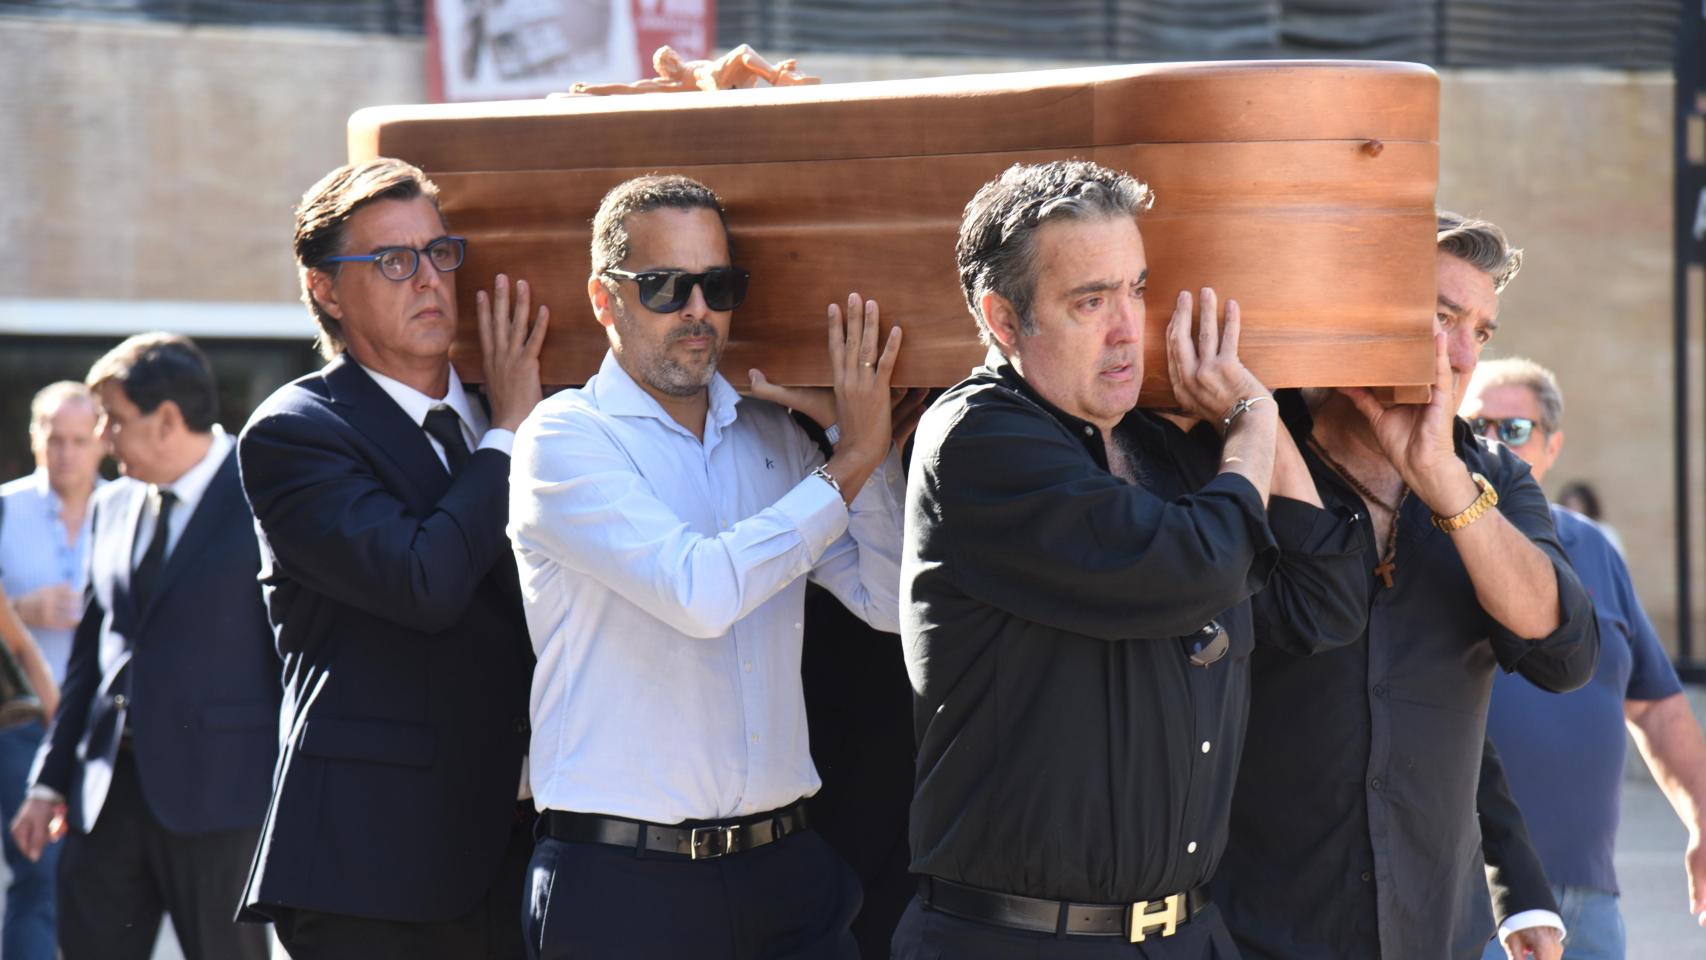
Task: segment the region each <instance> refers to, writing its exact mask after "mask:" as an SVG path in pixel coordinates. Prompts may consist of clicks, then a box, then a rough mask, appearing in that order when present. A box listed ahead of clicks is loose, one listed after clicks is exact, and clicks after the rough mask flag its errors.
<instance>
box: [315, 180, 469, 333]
mask: <svg viewBox="0 0 1706 960" xmlns="http://www.w3.org/2000/svg"><path fill="white" fill-rule="evenodd" d="M416 197H426V198H427V199H428V200H430V201H432V207H433V209H434V210H439V206H438V186H437V185H436V184H434V183H433V182H432V181H431V180H428V179H427V175H426V174H425V173H422V172H421V168H419V167H417V166H415V165H414V164H411V163H405V162H403V161H402V160H393V159H391V158H390V157H379V158H376V159H373V160H368V161H365V162H362V163H346V164H344V165H343V166H341V167H339V168H337V169H336V170H333V171H332V172H331V173H328V174H326V175H325V176H324V177H321V178H320V182H319V183H316V184H314V185H313V186H312V187H309V188H308V192H307V193H305V194H303V195H302V202H301V203H300V204H298V205H297V207H296V273H297V279H298V280H299V281H300V282H301V284H302V302H303V303H305V304H307V305H308V311H309V312H310V313H312V314H313V315H314V322H315V323H317V324H319V326H320V335H319V336H318V337H316V338H315V340H314V345H315V346H316V347H317V348H319V350H320V356H322V357H324V358H325V359H327V360H330V359H332V358H333V357H336V356H337V355H338V354H340V353H342V352H343V351H344V328H343V326H342V325H341V324H339V323H338V320H337V318H336V317H334V316H332V315H331V314H329V313H327V312H326V309H325V308H324V307H322V306H320V303H319V301H317V300H315V299H314V294H313V293H312V292H311V291H310V290H309V288H308V271H310V270H325V271H326V272H328V273H335V272H336V270H335V269H330V268H335V267H337V266H338V265H337V264H328V263H326V258H327V257H335V256H337V255H338V254H339V253H340V252H341V251H342V250H343V246H344V228H345V226H347V225H348V224H349V221H350V218H351V217H353V216H355V213H356V211H357V210H360V209H361V208H362V207H365V206H367V205H368V204H370V203H372V202H374V201H375V200H413V199H415V198H416ZM443 220H444V212H443V211H442V210H439V221H440V222H441V223H442V222H443Z"/></svg>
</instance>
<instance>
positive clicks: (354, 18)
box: [0, 0, 425, 36]
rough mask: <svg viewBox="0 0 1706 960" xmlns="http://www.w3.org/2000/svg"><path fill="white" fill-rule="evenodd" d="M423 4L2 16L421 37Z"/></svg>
mask: <svg viewBox="0 0 1706 960" xmlns="http://www.w3.org/2000/svg"><path fill="white" fill-rule="evenodd" d="M424 10H425V5H424V0H0V15H5V14H27V15H29V16H50V17H79V18H96V19H112V20H153V21H163V22H167V23H186V24H215V25H229V26H268V27H306V28H309V29H314V30H347V31H353V32H356V33H389V34H395V35H398V36H419V35H420V34H421V32H422V27H423V24H424V23H425V12H424Z"/></svg>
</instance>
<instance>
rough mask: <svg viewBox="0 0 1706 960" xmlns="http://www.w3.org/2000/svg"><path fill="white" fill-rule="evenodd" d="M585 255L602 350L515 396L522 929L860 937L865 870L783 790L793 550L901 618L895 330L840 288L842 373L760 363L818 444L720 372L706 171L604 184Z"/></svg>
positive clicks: (805, 777)
mask: <svg viewBox="0 0 1706 960" xmlns="http://www.w3.org/2000/svg"><path fill="white" fill-rule="evenodd" d="M592 264H593V275H592V276H591V278H590V279H589V280H588V285H587V289H588V293H589V295H590V297H591V300H592V303H593V308H594V311H595V313H596V315H597V318H598V321H599V322H600V323H601V324H602V325H604V327H605V330H606V333H607V335H608V337H609V341H610V351H609V352H608V353H607V354H606V355H605V358H604V362H603V365H602V366H601V367H600V369H599V372H598V374H597V375H596V376H595V377H594V378H593V379H592V380H591V381H589V382H588V383H587V384H586V386H585V387H583V388H581V389H578V390H570V391H565V392H563V393H559V394H557V395H556V396H553V397H551V398H549V399H547V400H545V401H544V402H542V403H541V404H540V405H539V407H538V408H536V409H535V411H534V412H533V414H532V415H531V416H529V417H528V418H527V420H526V422H524V423H523V424H522V426H521V429H520V430H519V431H517V433H516V441H515V455H514V461H513V465H512V468H511V472H510V525H509V533H510V536H511V538H512V539H513V540H514V542H515V552H516V558H517V562H518V565H519V568H520V573H521V586H522V595H523V598H524V601H525V603H526V611H527V621H528V628H529V632H530V633H531V635H532V640H533V648H534V651H535V652H536V653H537V655H538V666H537V667H536V668H535V671H534V676H533V688H532V697H531V713H532V727H533V737H532V746H531V752H530V757H531V761H532V784H533V792H534V796H535V798H536V800H537V803H538V806H539V809H540V810H541V811H542V815H543V816H542V823H541V834H542V839H541V840H540V842H539V845H538V847H537V848H536V850H535V852H534V856H533V863H532V869H531V871H530V881H529V882H530V890H529V894H528V898H527V899H528V904H529V907H528V912H527V919H526V924H525V931H526V939H527V943H528V949H529V952H530V955H531V956H533V957H535V958H542V957H543V958H553V957H566V956H571V955H572V956H575V957H592V958H625V957H636V956H646V957H663V956H682V957H686V956H692V957H695V958H700V960H716V958H727V960H733V958H736V957H739V958H753V960H758V958H791V957H806V956H810V957H823V958H853V957H856V956H857V948H856V947H855V945H854V942H853V939H852V936H851V934H850V933H849V931H848V925H849V923H850V922H851V920H852V918H853V915H854V913H855V911H856V910H857V909H858V906H859V902H860V894H859V889H858V884H857V881H856V880H855V878H854V877H853V875H852V872H851V870H850V869H849V868H848V867H847V866H846V864H845V863H843V862H842V861H841V860H840V859H839V858H838V857H836V855H835V854H834V853H833V852H832V851H830V849H829V848H828V846H827V845H826V844H825V843H824V842H823V840H822V839H821V838H820V837H818V835H817V834H816V833H814V832H813V831H811V830H809V829H807V828H806V824H805V820H804V816H805V815H804V810H803V805H802V804H801V800H803V799H804V798H806V797H809V796H811V795H812V794H813V793H815V792H816V791H817V789H818V787H819V786H820V781H819V779H818V774H817V771H816V769H815V768H814V767H813V765H812V760H811V754H810V750H809V742H808V738H807V733H806V718H805V703H804V698H803V695H802V692H801V682H800V651H801V632H802V629H803V626H802V625H803V623H804V619H805V618H804V597H805V586H806V580H807V578H808V577H809V578H810V579H811V580H813V581H816V582H817V583H819V584H821V585H823V586H824V587H826V588H827V589H828V590H829V591H830V592H831V593H833V594H835V595H836V596H837V597H838V598H839V599H840V600H841V602H842V603H843V604H845V605H846V606H847V607H848V609H850V610H852V611H853V612H854V613H856V614H858V615H859V616H860V617H861V618H862V619H864V620H865V621H866V622H867V623H869V624H871V625H872V626H874V627H877V628H878V629H882V630H891V631H892V630H895V629H897V627H898V625H899V624H898V610H897V607H898V598H897V593H898V588H899V581H900V568H899V554H900V539H901V513H900V512H901V502H902V490H901V486H902V483H903V474H902V472H901V470H900V464H899V457H898V456H897V454H896V453H895V446H896V444H895V442H894V441H895V439H896V434H897V433H899V434H902V435H904V433H905V432H906V431H907V430H909V429H910V425H911V421H912V419H913V418H912V417H911V416H910V415H908V414H907V413H903V412H897V413H893V414H891V407H890V403H891V398H890V391H889V379H890V372H891V371H892V369H893V366H894V360H895V357H896V355H897V352H898V347H899V342H900V335H899V331H898V329H897V330H895V331H894V332H892V333H891V334H890V335H889V336H888V338H887V342H886V346H884V347H883V349H882V350H881V351H880V352H879V342H878V340H879V337H878V326H879V321H878V312H877V307H876V304H875V303H870V304H866V303H863V302H862V301H860V300H859V299H858V298H857V296H854V297H851V298H849V302H848V310H847V317H846V321H845V323H843V320H842V314H841V312H840V310H839V308H837V307H834V306H831V307H830V308H829V312H830V318H829V328H830V330H829V333H830V358H831V370H832V377H833V379H834V383H835V387H834V393H833V397H830V396H829V395H828V394H827V393H821V392H820V393H816V394H812V393H808V392H804V391H799V392H785V391H784V392H776V391H773V390H772V389H771V388H762V389H765V390H766V392H772V393H773V395H778V396H787V397H789V398H790V402H792V403H794V405H795V406H796V408H797V409H800V410H802V412H810V413H811V414H812V415H814V416H815V417H816V418H817V419H818V421H819V423H820V424H821V425H823V426H826V427H831V426H833V427H837V428H838V429H837V430H832V431H831V433H832V435H838V438H839V439H838V441H832V442H834V443H835V448H834V453H833V454H832V455H831V456H830V457H829V458H828V460H827V461H826V460H825V459H824V457H823V455H822V454H821V453H820V452H819V450H818V448H817V446H816V445H815V444H814V443H813V442H812V440H811V439H809V438H808V437H807V435H806V433H805V432H804V431H803V430H801V429H800V427H799V426H798V425H796V424H795V423H794V422H793V420H792V419H791V418H790V417H789V415H788V413H787V411H786V410H784V409H783V408H782V407H781V406H778V405H776V404H774V403H770V402H766V401H764V400H759V399H755V398H745V399H743V398H742V397H740V396H739V395H738V394H737V393H736V392H735V390H734V388H733V387H731V386H730V385H729V383H728V381H727V380H725V379H723V377H722V376H721V375H720V374H718V373H717V362H718V359H719V357H720V354H721V351H722V348H723V346H724V344H725V343H726V342H727V339H728V336H729V325H730V318H731V315H732V313H733V311H734V309H735V308H736V307H737V306H739V305H740V302H741V300H742V298H743V297H744V295H745V292H746V283H747V275H746V273H745V271H742V270H740V269H739V268H738V267H736V266H735V265H734V262H733V258H732V255H731V252H730V245H729V240H728V233H727V227H726V225H725V223H724V220H723V211H722V207H721V203H720V202H719V201H718V199H717V197H716V196H715V195H714V194H713V193H711V191H710V190H709V189H707V188H706V187H705V186H703V185H702V184H699V183H697V182H695V181H692V180H688V179H686V178H684V177H658V176H653V177H642V178H639V179H638V180H633V181H629V182H628V183H626V184H623V185H621V186H619V187H617V188H616V189H615V190H613V191H611V193H610V194H609V195H607V196H606V197H605V198H604V202H603V204H602V205H601V206H600V208H599V212H598V216H597V217H596V218H595V219H594V221H593V251H592ZM754 381H755V383H759V384H762V383H764V381H763V378H762V377H761V376H755V377H754ZM909 405H910V404H909ZM897 423H898V424H899V426H898V429H897V427H896V424H897Z"/></svg>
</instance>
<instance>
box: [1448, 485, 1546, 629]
mask: <svg viewBox="0 0 1706 960" xmlns="http://www.w3.org/2000/svg"><path fill="white" fill-rule="evenodd" d="M1416 494H1417V495H1418V496H1420V497H1421V498H1422V501H1423V502H1424V503H1426V504H1427V505H1428V509H1430V510H1432V511H1433V512H1434V513H1435V514H1437V515H1438V516H1441V517H1452V516H1455V515H1457V514H1458V513H1461V512H1462V511H1464V510H1466V509H1468V508H1469V506H1470V505H1471V504H1473V503H1474V502H1475V500H1476V498H1477V497H1479V496H1480V494H1481V489H1480V487H1479V486H1477V485H1476V483H1475V481H1474V480H1473V479H1472V478H1471V477H1470V476H1469V472H1468V471H1467V470H1466V469H1462V467H1461V465H1458V466H1456V467H1453V468H1452V469H1451V470H1450V475H1449V476H1447V477H1445V478H1444V479H1443V480H1442V481H1441V482H1439V483H1438V484H1433V485H1430V487H1429V488H1428V489H1418V490H1417V491H1416ZM1450 536H1451V542H1452V544H1453V545H1454V546H1456V547H1457V555H1458V556H1459V557H1461V558H1462V560H1463V566H1464V568H1465V569H1466V570H1468V572H1469V581H1470V583H1472V584H1474V586H1475V599H1476V600H1477V601H1479V602H1480V604H1481V609H1483V610H1485V611H1487V614H1488V615H1489V616H1491V617H1492V618H1493V619H1494V620H1497V621H1498V622H1499V623H1501V624H1503V625H1504V627H1505V629H1507V630H1509V631H1510V632H1512V633H1514V634H1516V635H1517V636H1519V637H1523V638H1525V639H1528V640H1539V639H1541V638H1543V637H1545V636H1547V635H1549V634H1550V633H1552V631H1554V630H1556V629H1558V624H1559V623H1560V619H1559V613H1558V575H1557V573H1556V572H1555V571H1554V570H1553V569H1552V561H1551V560H1550V559H1548V558H1547V556H1546V554H1545V553H1544V552H1542V551H1541V549H1540V548H1539V547H1537V546H1535V545H1534V543H1533V541H1531V540H1529V539H1528V535H1527V534H1525V533H1523V532H1522V531H1521V530H1518V529H1517V528H1516V526H1515V525H1513V524H1512V523H1511V522H1510V521H1509V520H1507V519H1505V516H1504V514H1502V513H1500V512H1499V511H1498V508H1496V507H1495V508H1493V509H1491V510H1488V511H1487V512H1486V513H1484V514H1482V515H1481V518H1480V519H1478V520H1476V521H1475V522H1473V523H1471V524H1469V525H1468V526H1467V527H1463V528H1461V529H1459V530H1457V531H1455V532H1453V533H1452V534H1450Z"/></svg>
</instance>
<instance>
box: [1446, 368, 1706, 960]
mask: <svg viewBox="0 0 1706 960" xmlns="http://www.w3.org/2000/svg"><path fill="white" fill-rule="evenodd" d="M1462 413H1463V416H1464V417H1465V418H1467V419H1468V421H1469V426H1470V428H1471V429H1472V430H1474V431H1475V432H1476V433H1477V434H1480V435H1482V436H1484V437H1486V438H1487V439H1488V440H1489V441H1490V440H1495V439H1496V440H1499V441H1502V442H1503V443H1504V444H1505V446H1506V447H1508V448H1509V450H1510V452H1511V453H1514V454H1516V455H1517V456H1518V457H1521V458H1522V459H1523V460H1524V461H1525V462H1526V463H1527V464H1528V465H1529V468H1530V469H1531V470H1532V471H1533V473H1534V479H1535V480H1537V481H1538V480H1544V479H1545V477H1546V474H1547V473H1548V472H1549V471H1550V470H1551V469H1552V465H1553V464H1554V463H1556V462H1557V460H1558V455H1559V454H1560V453H1562V452H1563V448H1564V395H1563V393H1562V392H1561V391H1560V390H1559V389H1558V381H1557V378H1556V377H1554V376H1553V375H1552V371H1550V370H1548V369H1546V368H1545V367H1542V366H1541V365H1539V364H1538V363H1535V362H1534V361H1532V360H1528V359H1526V358H1516V359H1508V360H1493V361H1490V362H1487V363H1483V364H1481V365H1480V366H1479V367H1477V368H1476V370H1475V378H1474V380H1473V381H1471V383H1470V385H1469V394H1468V396H1467V397H1466V398H1465V399H1464V401H1463V410H1462ZM1551 511H1552V521H1553V523H1554V524H1555V525H1556V527H1557V529H1558V541H1559V542H1560V543H1561V544H1562V545H1563V547H1564V553H1565V554H1566V555H1567V556H1568V557H1569V558H1570V564H1571V566H1573V567H1574V568H1575V571H1576V575H1577V576H1578V577H1580V578H1581V581H1582V584H1583V585H1584V586H1586V587H1587V589H1588V592H1589V593H1590V594H1591V595H1592V596H1593V605H1594V613H1595V615H1596V617H1597V618H1598V620H1599V632H1600V653H1599V665H1598V666H1597V667H1595V668H1594V674H1593V680H1592V681H1591V682H1589V683H1588V684H1587V685H1586V686H1584V687H1582V688H1581V689H1580V690H1576V691H1574V692H1572V693H1568V694H1565V695H1564V696H1548V695H1547V694H1546V693H1545V692H1544V691H1542V690H1539V689H1538V688H1536V687H1535V686H1534V685H1532V684H1530V683H1526V682H1524V681H1523V680H1522V679H1520V678H1518V677H1512V676H1495V677H1494V679H1493V702H1492V709H1491V711H1490V712H1489V713H1488V715H1487V732H1488V735H1489V736H1491V737H1492V739H1493V742H1494V743H1496V744H1497V745H1498V748H1499V753H1500V754H1501V755H1502V756H1503V757H1504V761H1505V766H1506V768H1507V769H1508V771H1509V774H1510V783H1511V788H1512V792H1513V793H1514V794H1515V796H1516V799H1517V802H1518V803H1519V805H1520V806H1521V807H1522V812H1523V816H1524V818H1525V819H1526V820H1527V821H1528V828H1529V832H1530V834H1531V835H1532V836H1533V838H1534V845H1535V848H1536V850H1537V851H1538V853H1539V854H1540V858H1541V862H1542V863H1544V864H1545V867H1546V875H1547V877H1548V878H1549V879H1550V880H1551V882H1552V885H1553V893H1554V895H1555V896H1556V897H1557V900H1558V903H1559V906H1560V907H1561V908H1562V910H1561V913H1562V915H1563V919H1564V923H1565V924H1566V925H1567V926H1568V927H1569V929H1570V939H1569V941H1568V942H1567V943H1565V945H1564V946H1565V949H1564V956H1565V958H1566V960H1612V958H1621V957H1622V956H1623V955H1624V930H1623V918H1622V916H1621V914H1620V913H1619V911H1618V905H1617V900H1618V897H1617V894H1618V890H1617V874H1616V871H1615V870H1614V869H1613V867H1612V851H1613V848H1614V847H1615V844H1616V839H1617V819H1618V803H1619V800H1620V799H1621V795H1622V783H1623V759H1624V749H1625V745H1626V743H1627V741H1626V739H1625V737H1624V735H1623V730H1624V727H1625V726H1627V727H1628V729H1629V732H1630V733H1631V734H1633V735H1634V738H1635V746H1636V748H1637V749H1639V750H1640V751H1641V757H1642V759H1644V760H1646V762H1647V766H1648V768H1649V769H1651V770H1652V772H1653V778H1654V779H1655V780H1657V781H1658V783H1659V787H1660V788H1661V789H1663V790H1664V792H1665V796H1666V797H1668V798H1669V799H1670V802H1671V805H1672V806H1673V807H1675V808H1676V812H1677V815H1678V816H1679V817H1681V818H1682V821H1683V825H1684V826H1686V827H1687V828H1688V850H1687V853H1686V856H1685V858H1684V867H1685V868H1686V871H1687V875H1688V901H1689V909H1690V910H1691V911H1692V912H1693V913H1694V914H1696V915H1697V916H1699V917H1700V919H1701V920H1702V921H1703V922H1706V916H1701V913H1702V911H1706V845H1702V842H1701V836H1702V834H1703V833H1706V829H1703V828H1706V738H1703V737H1702V736H1701V734H1700V725H1699V724H1698V723H1697V722H1695V719H1694V712H1693V711H1692V710H1691V709H1689V706H1688V698H1687V697H1686V696H1684V694H1683V692H1682V684H1681V682H1680V681H1678V679H1677V676H1676V670H1675V668H1673V667H1672V666H1671V664H1670V660H1669V659H1667V658H1666V656H1665V651H1664V646H1663V645H1662V644H1661V643H1660V642H1659V636H1658V634H1657V633H1656V632H1655V631H1654V630H1653V625H1652V623H1651V622H1649V621H1648V619H1647V613H1646V611H1645V610H1643V609H1641V601H1640V599H1639V598H1638V597H1636V595H1635V587H1634V584H1632V583H1631V582H1630V579H1629V568H1628V567H1626V566H1625V565H1624V563H1623V557H1622V555H1621V554H1620V553H1619V551H1618V550H1617V549H1616V548H1615V547H1613V546H1612V545H1611V542H1610V541H1609V540H1608V539H1606V536H1605V534H1604V533H1603V532H1601V530H1600V528H1599V525H1598V524H1596V523H1594V522H1593V521H1592V520H1589V519H1587V518H1586V517H1584V516H1582V515H1580V514H1578V513H1576V512H1574V511H1572V510H1567V509H1565V508H1563V507H1561V506H1558V505H1557V504H1553V505H1552V507H1551ZM1487 956H1488V957H1489V958H1493V960H1496V958H1498V957H1500V956H1503V951H1499V950H1498V949H1497V947H1495V946H1491V945H1490V946H1489V947H1488V950H1487Z"/></svg>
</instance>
